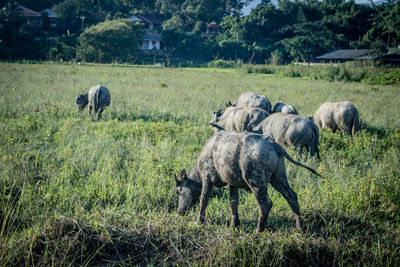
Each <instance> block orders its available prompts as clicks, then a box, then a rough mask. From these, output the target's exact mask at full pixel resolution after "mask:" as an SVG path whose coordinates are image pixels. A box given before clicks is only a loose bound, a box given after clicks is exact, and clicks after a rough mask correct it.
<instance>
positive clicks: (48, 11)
mask: <svg viewBox="0 0 400 267" xmlns="http://www.w3.org/2000/svg"><path fill="white" fill-rule="evenodd" d="M45 12H47V14H49V18H55V17H56V14H54V12H53V11H51V9H50V8H46V9H44V10H42V11H40V12H39V13H40V14H42V13H45Z"/></svg>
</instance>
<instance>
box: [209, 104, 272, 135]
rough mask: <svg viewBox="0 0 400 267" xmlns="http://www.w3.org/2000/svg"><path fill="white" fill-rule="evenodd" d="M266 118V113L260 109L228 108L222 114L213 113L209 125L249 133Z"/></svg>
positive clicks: (218, 112) (220, 112) (219, 112)
mask: <svg viewBox="0 0 400 267" xmlns="http://www.w3.org/2000/svg"><path fill="white" fill-rule="evenodd" d="M266 117H268V112H266V111H265V110H264V109H261V108H237V107H234V106H228V107H227V108H226V109H225V111H224V112H222V110H218V111H217V112H214V114H213V117H212V119H211V121H210V122H211V123H215V124H217V125H219V126H221V127H222V128H224V129H226V130H228V131H237V132H242V131H249V132H251V131H252V130H253V128H254V127H255V126H256V125H257V124H259V123H260V122H261V121H262V120H263V119H265V118H266Z"/></svg>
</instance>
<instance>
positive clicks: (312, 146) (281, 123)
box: [253, 113, 319, 158]
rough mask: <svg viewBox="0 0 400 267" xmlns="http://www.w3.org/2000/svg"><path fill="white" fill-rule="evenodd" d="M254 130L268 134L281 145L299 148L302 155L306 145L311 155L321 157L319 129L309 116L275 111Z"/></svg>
mask: <svg viewBox="0 0 400 267" xmlns="http://www.w3.org/2000/svg"><path fill="white" fill-rule="evenodd" d="M253 131H254V132H257V133H261V134H263V135H268V136H270V137H271V138H272V139H274V140H275V141H276V142H278V143H279V144H281V145H289V146H295V147H297V148H299V153H300V155H301V153H302V150H303V147H305V148H306V150H307V151H309V152H310V156H311V157H314V156H315V155H317V158H319V150H318V141H319V130H318V127H317V126H316V125H315V124H314V122H312V120H310V119H309V118H304V117H301V116H299V115H294V114H284V113H274V114H271V115H270V116H268V117H267V118H266V119H264V120H263V121H262V122H261V123H260V124H259V125H257V127H255V128H254V130H253Z"/></svg>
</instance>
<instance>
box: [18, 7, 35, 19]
mask: <svg viewBox="0 0 400 267" xmlns="http://www.w3.org/2000/svg"><path fill="white" fill-rule="evenodd" d="M18 8H19V9H20V10H21V11H22V14H21V15H22V17H40V14H39V13H37V12H36V11H33V10H32V9H29V8H26V7H24V6H21V5H18Z"/></svg>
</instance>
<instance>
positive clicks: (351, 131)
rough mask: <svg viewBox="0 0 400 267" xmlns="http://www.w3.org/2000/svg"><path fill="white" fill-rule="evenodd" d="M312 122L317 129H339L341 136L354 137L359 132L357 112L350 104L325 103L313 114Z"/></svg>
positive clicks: (334, 130)
mask: <svg viewBox="0 0 400 267" xmlns="http://www.w3.org/2000/svg"><path fill="white" fill-rule="evenodd" d="M313 119H314V122H315V124H316V125H317V126H318V127H319V128H327V129H331V130H332V131H333V132H336V130H337V129H339V130H340V131H341V132H342V134H343V135H352V136H354V135H355V134H356V133H357V132H358V131H359V130H360V125H359V119H358V111H357V109H356V107H355V106H354V105H353V104H352V103H350V102H348V101H347V102H325V103H323V104H322V105H321V106H320V107H319V108H318V110H317V112H316V113H315V115H314V117H313Z"/></svg>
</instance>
